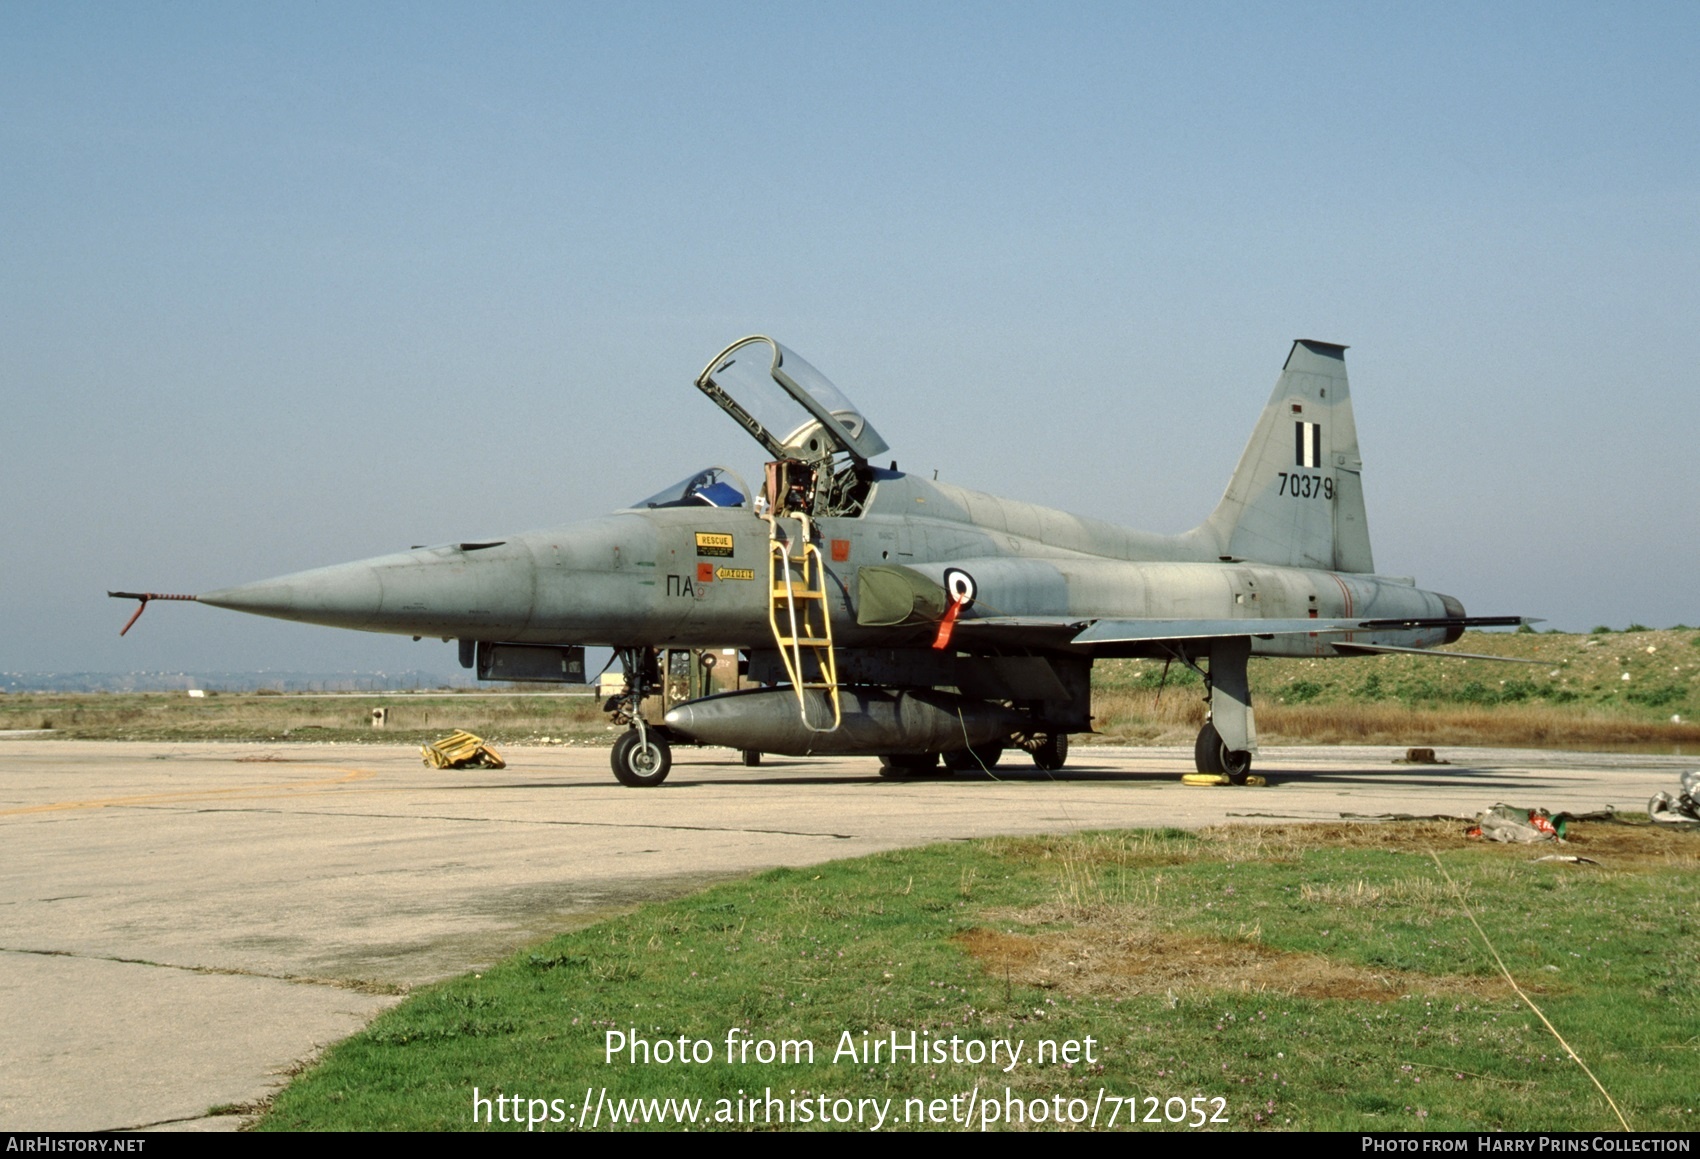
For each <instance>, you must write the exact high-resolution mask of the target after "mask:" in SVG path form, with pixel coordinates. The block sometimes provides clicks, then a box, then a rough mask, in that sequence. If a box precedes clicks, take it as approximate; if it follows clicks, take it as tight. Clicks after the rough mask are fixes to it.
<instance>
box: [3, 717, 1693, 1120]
mask: <svg viewBox="0 0 1700 1159" xmlns="http://www.w3.org/2000/svg"><path fill="white" fill-rule="evenodd" d="M504 752H505V755H506V756H507V757H508V758H509V762H510V764H509V767H508V768H506V769H503V770H499V771H491V770H459V771H448V772H443V771H437V770H432V769H427V768H425V767H423V766H422V765H421V763H420V761H419V756H418V750H417V749H414V748H411V747H404V746H365V745H343V746H331V745H309V744H303V745H238V744H155V743H146V742H137V743H129V744H125V743H107V742H78V741H62V740H51V739H33V738H10V739H6V740H4V741H3V742H0V827H3V831H4V835H3V840H4V843H5V844H4V848H5V850H6V856H5V857H4V859H0V1009H3V1010H4V1011H5V1012H6V1017H5V1018H4V1019H3V1020H0V1129H14V1130H19V1129H22V1130H29V1129H48V1128H58V1129H71V1130H100V1129H112V1128H126V1127H137V1126H144V1125H159V1126H160V1127H163V1126H173V1127H176V1128H182V1129H206V1128H222V1127H229V1126H231V1125H233V1124H235V1123H237V1122H239V1121H240V1120H239V1119H237V1118H236V1117H233V1116H220V1117H213V1118H208V1117H206V1115H205V1112H206V1111H207V1110H208V1109H209V1108H210V1107H213V1106H215V1105H220V1104H233V1105H245V1104H252V1103H255V1102H258V1101H261V1100H263V1099H265V1098H267V1097H268V1096H269V1095H270V1093H271V1092H272V1091H274V1090H275V1089H276V1087H277V1085H278V1084H279V1083H280V1082H282V1081H283V1079H284V1076H286V1075H287V1074H288V1073H290V1072H291V1071H292V1070H293V1069H294V1068H295V1067H296V1066H298V1065H299V1064H300V1063H301V1062H302V1060H305V1059H309V1058H311V1057H313V1055H314V1054H315V1053H316V1052H317V1051H318V1050H320V1049H321V1048H322V1047H323V1046H324V1045H325V1044H327V1043H329V1042H332V1041H334V1040H336V1039H338V1038H341V1037H343V1036H345V1035H347V1034H349V1033H352V1032H353V1031H355V1030H357V1029H358V1028H359V1027H360V1026H362V1025H364V1024H365V1022H366V1021H367V1020H368V1019H370V1018H371V1017H372V1016H373V1015H375V1014H376V1013H377V1012H378V1011H380V1010H382V1009H383V1008H384V1007H385V1006H387V1005H389V1004H390V1003H392V1002H394V1001H395V1000H396V999H395V997H394V992H396V991H400V990H403V989H405V988H406V987H409V986H414V985H418V984H420V983H425V982H430V981H433V980H435V979H439V978H442V977H445V976H448V975H451V974H456V973H460V972H463V971H466V970H471V969H476V968H477V967H479V966H480V965H483V964H486V963H488V962H490V961H493V960H495V959H496V958H499V957H501V956H503V955H505V954H508V953H511V952H513V951H514V950H517V949H519V948H521V947H523V946H525V945H527V944H529V943H531V942H534V941H537V940H540V939H542V938H544V937H547V936H549V935H550V934H552V933H555V932H558V931H560V930H562V929H566V928H570V927H574V926H579V925H583V924H586V923H588V922H591V921H595V920H598V919H599V918H601V917H603V916H606V915H609V914H612V913H617V912H621V911H623V910H625V909H628V908H630V907H631V906H633V905H636V904H638V903H639V902H641V901H644V900H647V899H649V898H656V897H668V896H674V895H677V894H679V893H682V892H685V891H688V890H690V889H693V888H696V887H697V886H699V885H701V884H703V883H705V882H707V881H709V880H713V879H716V878H723V877H728V876H734V875H739V874H743V873H748V872H751V871H754V870H758V869H764V868H768V867H771V866H775V865H792V866H798V865H809V864H814V863H818V862H821V861H825V860H830V859H833V858H839V857H853V856H858V855H861V854H864V853H871V852H875V851H877V850H881V849H889V848H894V847H897V846H903V845H914V844H921V843H925V842H929V841H940V840H953V839H963V838H968V837H977V836H986V835H990V834H995V833H1034V832H1057V831H1065V830H1071V829H1087V828H1108V827H1120V826H1149V825H1178V826H1197V825H1205V824H1213V823H1217V822H1220V821H1224V820H1246V821H1254V820H1258V819H1265V818H1267V819H1275V818H1281V819H1301V820H1328V821H1332V820H1338V819H1339V818H1340V816H1341V815H1342V814H1343V813H1358V814H1377V813H1414V814H1424V815H1426V814H1433V813H1445V814H1454V815H1460V816H1465V815H1473V814H1475V813H1477V812H1480V811H1481V810H1483V809H1485V808H1487V807H1488V806H1490V805H1492V804H1494V803H1495V802H1497V801H1501V800H1505V801H1512V802H1517V803H1526V804H1529V805H1542V806H1545V807H1547V808H1550V809H1553V810H1559V809H1569V810H1571V811H1573V812H1574V811H1585V810H1592V809H1599V808H1603V807H1605V806H1606V805H1608V804H1614V805H1617V806H1619V807H1620V808H1628V809H1638V808H1641V807H1642V806H1643V804H1644V802H1645V801H1646V800H1647V798H1648V797H1649V796H1651V795H1652V793H1654V792H1656V791H1658V790H1659V789H1669V788H1671V787H1672V786H1673V785H1674V784H1675V781H1676V777H1677V774H1678V773H1679V772H1680V771H1681V770H1683V769H1685V768H1688V767H1691V765H1692V763H1693V762H1692V758H1687V759H1685V758H1681V757H1658V756H1640V755H1602V754H1574V753H1553V752H1540V751H1527V750H1488V749H1449V750H1442V751H1441V754H1440V755H1441V756H1442V757H1443V758H1445V759H1449V760H1450V761H1451V762H1452V763H1451V764H1450V765H1436V766H1401V765H1394V764H1393V763H1392V762H1393V759H1394V758H1395V757H1398V756H1400V755H1401V750H1396V749H1389V748H1367V747H1360V748H1286V749H1271V750H1265V752H1264V754H1263V755H1262V757H1261V758H1260V760H1259V764H1258V769H1259V771H1260V772H1264V773H1266V774H1267V775H1269V776H1270V778H1271V781H1272V784H1271V787H1269V788H1266V789H1195V788H1188V787H1185V786H1183V785H1181V784H1180V781H1179V777H1180V774H1181V773H1183V772H1186V771H1190V769H1191V767H1192V759H1191V752H1190V750H1185V751H1183V750H1181V749H1112V748H1101V747H1081V748H1077V749H1076V751H1075V752H1074V754H1072V756H1071V758H1070V763H1069V767H1068V769H1066V770H1064V771H1063V772H1062V773H1058V774H1054V775H1052V774H1044V773H1040V772H1038V771H1036V770H1034V769H1033V768H1032V766H1031V765H1030V764H1023V763H1018V762H1014V761H1011V762H1010V763H1009V764H1008V765H1006V766H1000V767H999V768H998V769H997V770H996V777H995V778H989V777H986V776H983V775H982V776H973V777H969V776H963V777H958V778H953V779H948V780H928V781H918V782H892V781H886V780H882V779H881V778H880V777H878V776H877V775H876V773H875V764H874V762H873V761H872V760H871V759H866V758H863V759H836V760H835V759H817V760H807V761H805V760H784V759H775V758H769V760H768V761H767V762H766V763H764V764H763V765H761V766H759V767H757V768H753V769H752V768H745V767H743V766H742V764H741V763H740V761H739V759H738V757H737V755H736V754H732V753H726V752H720V751H716V750H700V751H691V750H682V751H680V752H679V753H678V754H677V763H676V765H675V767H674V771H673V775H672V776H671V778H669V780H668V781H667V783H666V784H665V785H663V786H661V787H660V788H658V789H653V790H643V791H633V790H629V789H624V788H622V787H621V786H619V785H617V784H616V783H615V782H614V781H613V778H612V777H611V775H610V774H609V772H608V766H607V752H606V750H598V749H584V748H533V749H525V748H513V749H505V750H504Z"/></svg>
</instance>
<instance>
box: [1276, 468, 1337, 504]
mask: <svg viewBox="0 0 1700 1159" xmlns="http://www.w3.org/2000/svg"><path fill="white" fill-rule="evenodd" d="M1280 479H1281V488H1280V490H1278V491H1276V492H1275V493H1276V494H1277V495H1291V496H1292V497H1293V498H1295V499H1332V498H1334V480H1333V479H1331V478H1329V477H1328V476H1327V475H1301V474H1299V473H1298V472H1297V471H1291V472H1288V471H1282V472H1281V474H1280Z"/></svg>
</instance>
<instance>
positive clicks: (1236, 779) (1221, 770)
mask: <svg viewBox="0 0 1700 1159" xmlns="http://www.w3.org/2000/svg"><path fill="white" fill-rule="evenodd" d="M1192 759H1193V761H1194V763H1196V764H1197V765H1198V771H1199V772H1201V773H1216V774H1218V775H1221V776H1225V777H1227V778H1228V780H1229V781H1231V782H1233V783H1234V784H1236V785H1243V784H1245V779H1246V777H1247V775H1248V774H1250V772H1251V754H1250V753H1248V752H1246V751H1245V750H1244V749H1241V750H1238V751H1232V750H1230V749H1229V748H1228V744H1227V742H1226V741H1224V740H1223V739H1222V734H1221V733H1219V732H1217V731H1216V726H1215V725H1214V724H1211V723H1210V722H1209V721H1208V720H1207V721H1205V722H1204V727H1203V728H1201V729H1199V730H1198V740H1197V741H1196V742H1195V743H1194V744H1193V746H1192Z"/></svg>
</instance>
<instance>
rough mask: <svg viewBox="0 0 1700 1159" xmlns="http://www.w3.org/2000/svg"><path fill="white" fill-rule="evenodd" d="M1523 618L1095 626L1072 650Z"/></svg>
mask: <svg viewBox="0 0 1700 1159" xmlns="http://www.w3.org/2000/svg"><path fill="white" fill-rule="evenodd" d="M1522 623H1524V619H1523V617H1522V616H1467V617H1464V618H1462V619H1448V618H1444V617H1436V618H1433V619H1408V620H1371V619H1344V620H1322V619H1317V620H1311V619H1304V620H1300V619H1291V620H1275V619H1270V620H1250V619H1235V620H1098V621H1096V622H1094V623H1093V624H1092V625H1091V627H1089V628H1087V629H1086V630H1085V631H1083V632H1081V633H1080V634H1079V635H1078V636H1075V637H1074V639H1073V641H1072V642H1073V643H1075V644H1122V643H1134V642H1138V641H1144V640H1209V639H1221V638H1223V637H1229V636H1255V637H1258V638H1259V639H1267V638H1269V637H1272V636H1307V635H1317V636H1340V635H1345V634H1346V633H1348V632H1398V631H1410V630H1413V629H1417V628H1455V627H1465V628H1514V627H1517V626H1519V625H1520V624H1522Z"/></svg>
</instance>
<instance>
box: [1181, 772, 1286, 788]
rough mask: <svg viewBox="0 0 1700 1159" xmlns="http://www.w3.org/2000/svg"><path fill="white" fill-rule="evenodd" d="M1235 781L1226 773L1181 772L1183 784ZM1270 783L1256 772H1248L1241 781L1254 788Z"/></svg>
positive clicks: (1210, 783) (1212, 783) (1223, 783)
mask: <svg viewBox="0 0 1700 1159" xmlns="http://www.w3.org/2000/svg"><path fill="white" fill-rule="evenodd" d="M1233 783H1234V782H1233V781H1232V780H1230V779H1229V778H1228V776H1227V774H1225V773H1183V774H1181V784H1183V785H1231V784H1233ZM1268 783H1269V781H1268V779H1267V778H1265V777H1261V776H1259V775H1258V774H1256V773H1247V774H1246V777H1245V779H1244V780H1243V781H1241V782H1240V784H1242V785H1251V786H1252V787H1254V788H1256V787H1260V786H1263V785H1267V784H1268Z"/></svg>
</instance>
